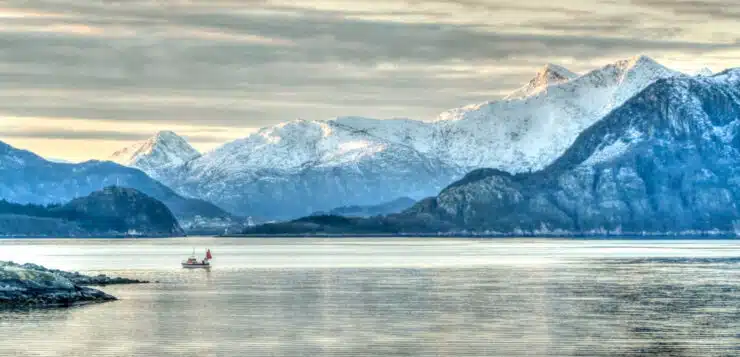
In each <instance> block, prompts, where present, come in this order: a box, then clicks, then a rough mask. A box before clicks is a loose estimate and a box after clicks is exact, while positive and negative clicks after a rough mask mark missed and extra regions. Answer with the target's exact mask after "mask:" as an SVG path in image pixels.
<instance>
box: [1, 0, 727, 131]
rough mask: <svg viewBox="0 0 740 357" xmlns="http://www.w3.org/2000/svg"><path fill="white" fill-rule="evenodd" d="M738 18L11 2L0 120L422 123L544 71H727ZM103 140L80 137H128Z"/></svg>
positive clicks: (6, 11)
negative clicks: (632, 65)
mask: <svg viewBox="0 0 740 357" xmlns="http://www.w3.org/2000/svg"><path fill="white" fill-rule="evenodd" d="M738 13H740V6H739V5H738V4H736V3H735V2H730V1H668V0H632V1H608V0H564V1H561V2H559V3H554V2H552V1H544V0H531V1H526V2H523V1H514V0H438V1H426V0H417V1H414V2H408V1H402V0H375V1H372V2H370V1H358V0H331V1H329V0H323V1H322V0H314V1H312V0H306V1H301V2H294V1H287V0H286V1H281V0H239V1H237V0H231V1H230V0H191V1H187V2H163V1H157V0H128V1H118V2H111V1H88V0H53V1H52V0H37V1H32V2H30V1H25V0H8V1H5V2H4V4H3V8H2V9H0V19H2V20H3V21H2V23H0V46H2V48H4V49H5V51H1V52H0V78H2V80H0V115H4V116H6V117H10V118H18V121H19V122H22V123H27V125H31V124H32V123H33V119H32V118H35V117H44V118H47V119H48V120H67V119H69V118H76V119H77V120H80V121H88V122H95V123H106V124H100V125H116V124H115V123H146V124H148V125H151V126H154V127H161V128H162V129H167V128H172V127H176V126H177V127H179V128H183V130H190V131H191V132H194V133H197V132H208V131H209V130H211V129H212V128H214V127H217V128H223V127H229V128H235V129H244V130H246V129H247V128H255V127H260V126H265V125H270V124H273V123H277V122H281V121H286V120H292V119H295V118H299V117H300V118H305V119H326V118H330V117H334V116H341V115H364V116H371V117H380V118H384V117H410V118H418V119H427V118H429V117H431V116H434V115H435V114H436V113H438V112H441V111H443V110H445V109H449V108H451V107H456V106H461V105H465V104H469V103H473V102H480V101H486V100H491V99H495V98H498V97H500V96H502V95H503V94H505V93H506V92H508V91H511V90H513V89H515V88H517V87H519V86H520V85H522V84H523V83H526V82H527V81H528V80H529V78H530V77H531V76H532V75H533V74H534V72H535V71H536V70H537V68H538V67H540V66H541V65H543V64H544V63H546V62H556V63H560V64H563V65H566V66H567V67H569V68H571V69H574V70H576V71H586V70H589V69H593V68H594V67H596V66H601V65H605V64H607V63H609V62H613V61H616V60H618V59H622V58H626V57H631V56H633V55H636V54H640V53H645V54H648V55H650V56H653V57H655V58H656V59H658V60H659V61H663V62H665V63H666V64H668V65H672V64H677V65H680V66H682V67H692V66H695V67H697V68H700V67H704V66H709V67H711V68H712V69H714V70H720V69H722V68H723V67H726V66H732V65H739V64H740V62H739V61H737V58H738V50H737V48H738V45H739V43H738V38H740V28H738V27H737V26H735V24H736V22H735V20H736V19H737V15H738ZM707 18H712V19H713V21H712V22H711V23H708V22H707V21H706V19H707ZM692 63H693V64H692ZM681 69H683V68H681ZM233 132H234V134H233V135H235V136H236V135H241V134H242V133H243V130H233ZM39 133H40V134H39V135H42V134H43V132H39ZM114 133H116V131H115V130H111V128H110V127H98V128H96V130H89V131H88V132H87V134H89V135H90V137H91V138H92V137H95V135H98V137H100V138H105V139H108V140H118V141H122V142H123V141H129V140H135V138H138V137H140V134H135V133H134V134H131V133H121V134H119V135H116V134H114ZM49 135H50V136H49V137H57V136H54V134H53V133H51V132H49ZM58 136H59V135H58ZM219 137H220V136H219ZM234 138H235V137H234ZM225 139H226V138H224V140H225Z"/></svg>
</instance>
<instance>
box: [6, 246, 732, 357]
mask: <svg viewBox="0 0 740 357" xmlns="http://www.w3.org/2000/svg"><path fill="white" fill-rule="evenodd" d="M192 247H196V248H198V251H197V252H198V254H199V255H202V254H203V251H204V249H205V248H211V249H212V251H213V254H214V262H213V263H214V268H213V269H211V271H210V272H208V271H201V270H184V269H181V268H180V266H179V263H180V261H181V260H182V259H184V258H186V257H187V256H188V255H189V254H190V253H191V252H192ZM0 260H13V261H16V262H35V263H39V264H43V265H46V266H49V267H55V268H60V269H65V270H77V271H81V272H84V273H91V274H97V273H105V274H110V275H120V276H125V277H131V278H138V279H147V280H153V281H154V280H156V281H159V283H154V284H148V285H130V286H114V287H106V288H104V289H103V290H105V291H106V292H108V293H111V294H113V295H115V296H117V297H119V298H120V301H116V302H112V303H106V304H101V305H94V306H86V307H80V308H73V309H57V310H31V311H23V312H12V313H10V312H0V336H2V337H0V356H163V357H167V356H740V241H598V240H594V241H588V240H438V239H434V240H412V239H356V240H352V239H342V240H337V239H333V240H313V239H311V240H309V239H274V240H261V239H215V238H188V239H167V240H0Z"/></svg>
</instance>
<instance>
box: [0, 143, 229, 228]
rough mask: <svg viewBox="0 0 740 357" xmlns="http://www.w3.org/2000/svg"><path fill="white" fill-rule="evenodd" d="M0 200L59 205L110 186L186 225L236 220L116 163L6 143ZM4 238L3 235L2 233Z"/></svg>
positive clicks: (1, 146) (0, 155)
mask: <svg viewBox="0 0 740 357" xmlns="http://www.w3.org/2000/svg"><path fill="white" fill-rule="evenodd" d="M0 177H2V181H0V199H4V200H7V201H9V202H13V203H19V204H42V205H46V204H59V203H64V202H68V201H70V200H73V199H75V198H79V197H83V196H86V195H89V194H90V193H92V192H95V191H99V190H102V189H104V188H106V187H109V186H113V185H115V186H120V187H129V188H134V189H136V190H138V191H141V192H143V193H144V194H146V195H148V196H151V197H153V198H155V199H157V200H159V201H162V202H164V203H165V204H166V205H167V207H169V209H170V210H171V211H172V212H173V213H174V214H175V216H177V218H178V219H179V220H180V222H181V223H182V225H183V226H185V227H190V226H191V225H193V224H196V223H195V222H198V224H200V225H203V224H207V225H215V226H217V227H221V226H227V225H230V224H232V221H233V220H235V218H234V216H233V215H231V214H230V213H228V212H226V211H224V210H223V209H221V208H219V207H218V206H216V205H214V204H212V203H209V202H207V201H204V200H200V199H194V198H185V197H182V196H180V195H178V194H177V193H175V192H174V191H172V190H171V189H170V188H168V187H167V186H165V185H163V184H161V183H160V182H158V181H156V180H154V179H152V178H151V177H149V176H147V174H145V173H144V172H142V171H140V170H137V169H133V168H129V167H125V166H121V165H118V164H115V163H113V162H102V161H88V162H83V163H79V164H64V163H55V162H51V161H47V160H45V159H44V158H42V157H40V156H38V155H36V154H34V153H32V152H29V151H25V150H19V149H16V148H13V147H12V146H10V145H7V144H5V143H3V142H0ZM0 233H1V232H0Z"/></svg>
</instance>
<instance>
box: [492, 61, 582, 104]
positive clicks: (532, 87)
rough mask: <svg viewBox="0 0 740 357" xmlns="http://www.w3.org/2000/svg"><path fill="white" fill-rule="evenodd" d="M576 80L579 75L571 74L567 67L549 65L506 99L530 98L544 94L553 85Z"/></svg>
mask: <svg viewBox="0 0 740 357" xmlns="http://www.w3.org/2000/svg"><path fill="white" fill-rule="evenodd" d="M574 78H578V74H576V73H574V72H571V71H570V70H568V69H567V68H565V67H562V66H558V65H556V64H552V63H548V64H546V65H545V66H544V67H542V68H540V70H539V71H537V74H536V75H535V77H534V78H532V80H530V81H529V83H527V84H526V85H525V86H524V87H521V88H519V89H518V90H516V91H514V92H513V93H511V94H509V95H508V96H507V97H506V98H504V99H505V100H514V99H522V98H525V97H529V96H532V95H535V94H538V93H540V92H542V91H543V90H545V89H547V87H549V86H551V85H554V84H559V83H565V82H568V81H570V80H572V79H574Z"/></svg>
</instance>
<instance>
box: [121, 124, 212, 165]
mask: <svg viewBox="0 0 740 357" xmlns="http://www.w3.org/2000/svg"><path fill="white" fill-rule="evenodd" d="M197 157H200V153H199V152H198V151H197V150H195V148H193V147H192V146H191V145H190V144H189V143H188V142H187V140H185V139H184V138H182V137H181V136H179V135H177V134H176V133H175V132H173V131H169V130H163V131H160V132H158V133H156V134H155V135H154V136H152V137H150V138H149V139H147V140H144V141H140V142H137V143H135V144H133V145H131V146H129V147H126V148H124V149H121V150H119V151H117V152H115V153H114V154H113V155H112V156H111V157H110V161H113V162H116V163H118V164H121V165H124V166H130V167H134V168H138V169H141V170H142V171H145V172H147V173H149V174H152V173H153V172H156V171H157V170H159V169H161V168H164V167H168V166H178V165H182V164H184V163H186V162H188V161H190V160H193V159H195V158H197Z"/></svg>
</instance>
